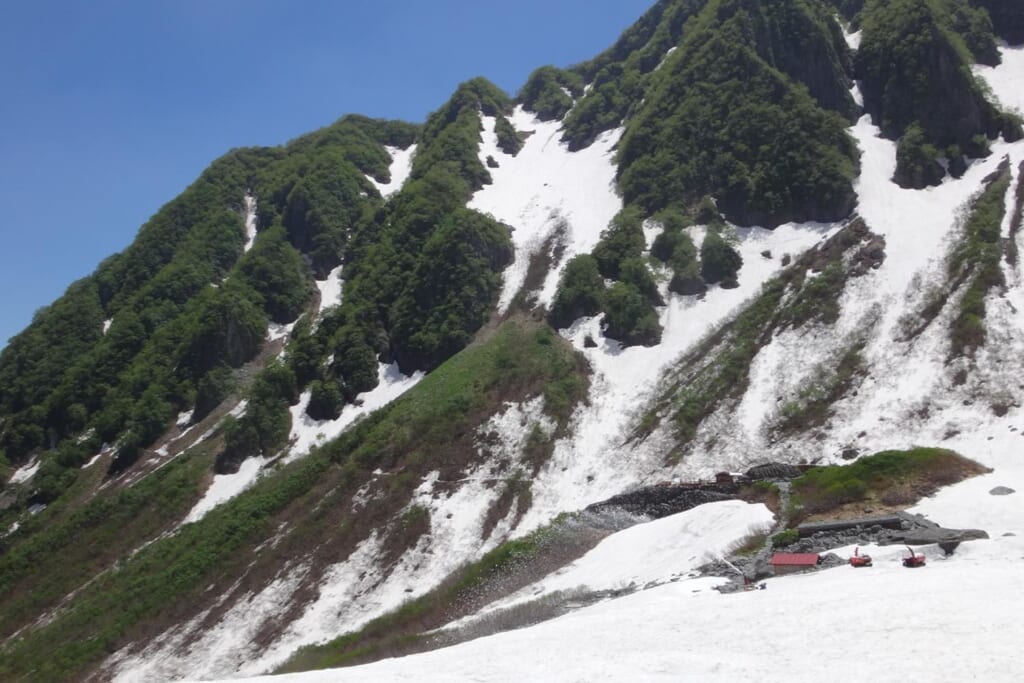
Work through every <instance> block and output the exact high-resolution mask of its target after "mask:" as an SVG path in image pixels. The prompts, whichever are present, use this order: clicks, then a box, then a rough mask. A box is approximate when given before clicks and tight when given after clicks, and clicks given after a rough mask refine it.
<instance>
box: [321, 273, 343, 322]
mask: <svg viewBox="0 0 1024 683" xmlns="http://www.w3.org/2000/svg"><path fill="white" fill-rule="evenodd" d="M342 268H343V266H338V267H337V268H335V269H333V270H332V271H331V272H330V273H328V274H327V277H326V278H325V279H323V280H316V281H315V282H316V288H317V289H319V290H320V307H319V309H318V311H317V312H319V313H323V312H324V309H326V308H330V307H331V306H337V305H339V304H340V303H341V291H342V287H344V285H345V281H344V280H342V279H341V269H342Z"/></svg>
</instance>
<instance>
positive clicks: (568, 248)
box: [469, 107, 622, 312]
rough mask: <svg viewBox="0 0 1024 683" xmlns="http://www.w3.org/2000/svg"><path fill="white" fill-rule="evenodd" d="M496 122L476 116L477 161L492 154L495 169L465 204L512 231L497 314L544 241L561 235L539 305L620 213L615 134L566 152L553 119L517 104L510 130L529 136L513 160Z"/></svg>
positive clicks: (521, 280)
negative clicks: (511, 253) (511, 256)
mask: <svg viewBox="0 0 1024 683" xmlns="http://www.w3.org/2000/svg"><path fill="white" fill-rule="evenodd" d="M495 122H496V119H494V118H493V117H489V116H485V117H483V124H484V134H483V142H482V144H481V145H480V158H481V159H486V158H487V157H488V156H493V157H494V158H495V160H497V161H498V164H499V166H498V168H492V169H488V170H489V171H490V173H491V177H492V179H493V180H494V182H493V183H492V184H491V185H487V186H485V187H484V188H483V189H482V190H480V191H479V192H477V193H476V194H475V195H474V196H473V199H472V201H471V202H470V203H469V207H470V208H472V209H476V210H477V211H480V212H482V213H488V214H491V215H492V216H494V217H495V218H496V219H498V220H499V221H501V222H503V223H506V224H508V225H510V226H511V227H512V229H513V232H512V241H513V243H514V245H515V262H514V263H513V264H512V265H510V266H509V267H508V268H507V269H506V270H505V276H504V286H503V288H502V292H501V298H500V299H499V302H498V310H499V311H500V312H504V311H505V310H506V309H507V308H508V306H509V304H510V303H511V302H512V299H513V297H515V295H516V293H517V292H518V291H519V289H520V287H522V285H523V283H524V281H525V280H526V271H527V268H528V267H529V264H530V256H531V255H532V254H534V253H536V252H537V251H538V250H539V249H540V248H541V247H542V245H543V244H544V242H545V241H546V240H547V239H548V238H549V237H552V236H553V235H554V234H555V233H557V232H558V231H560V230H564V238H563V240H562V244H564V246H565V252H564V254H563V256H562V259H561V260H560V262H559V263H557V264H554V266H555V267H553V268H552V269H551V272H549V273H548V276H547V279H546V280H545V282H544V285H543V287H542V288H541V292H540V297H539V302H540V303H544V304H548V303H550V302H551V299H552V298H553V297H554V294H555V288H556V287H557V285H558V276H559V274H560V273H561V269H562V267H563V266H564V264H565V262H566V261H567V260H568V259H569V258H571V257H573V256H575V255H576V254H582V253H588V252H590V251H591V250H592V249H593V248H594V246H595V245H596V244H597V241H598V240H599V239H600V236H601V231H602V230H604V229H605V228H606V227H607V226H608V222H609V221H610V220H611V219H612V217H613V216H615V214H616V213H618V212H619V210H620V209H621V208H622V200H621V199H619V197H618V195H617V194H616V191H615V163H614V161H615V152H614V150H613V148H614V146H615V144H616V143H617V142H618V140H619V137H620V136H621V135H622V130H621V129H618V130H614V131H610V132H608V133H604V134H603V135H601V137H599V138H598V140H597V141H596V142H595V143H594V144H593V145H591V146H590V147H588V148H586V149H582V150H580V151H578V152H570V151H569V148H568V146H567V145H566V144H565V143H562V142H560V141H559V137H560V136H561V131H560V130H559V126H560V125H561V124H559V123H558V122H557V121H548V122H544V121H540V120H538V119H536V118H535V117H534V116H533V115H532V114H530V113H529V112H526V111H524V110H523V109H522V107H516V109H515V112H514V113H513V115H512V117H511V122H512V125H513V126H514V127H515V129H516V130H517V131H523V132H531V131H532V133H533V134H532V135H530V136H529V137H528V138H527V139H526V141H525V142H524V143H523V148H522V149H521V150H519V153H518V154H517V155H516V156H514V157H513V156H510V155H508V154H505V153H504V152H502V151H501V150H500V149H499V148H498V141H497V135H496V134H495V133H494V125H495Z"/></svg>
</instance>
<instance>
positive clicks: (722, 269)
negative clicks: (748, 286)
mask: <svg viewBox="0 0 1024 683" xmlns="http://www.w3.org/2000/svg"><path fill="white" fill-rule="evenodd" d="M700 261H701V269H700V274H701V277H703V278H704V281H705V282H707V283H709V284H714V283H716V282H722V281H723V280H735V279H736V274H737V273H739V271H740V268H741V267H742V266H743V257H742V256H740V254H739V252H738V251H736V250H735V249H733V248H732V247H731V246H730V245H729V243H728V242H726V241H725V239H724V238H723V237H722V236H721V235H720V234H719V233H718V231H716V230H713V229H708V231H707V234H706V235H705V236H704V242H703V243H702V244H701V245H700Z"/></svg>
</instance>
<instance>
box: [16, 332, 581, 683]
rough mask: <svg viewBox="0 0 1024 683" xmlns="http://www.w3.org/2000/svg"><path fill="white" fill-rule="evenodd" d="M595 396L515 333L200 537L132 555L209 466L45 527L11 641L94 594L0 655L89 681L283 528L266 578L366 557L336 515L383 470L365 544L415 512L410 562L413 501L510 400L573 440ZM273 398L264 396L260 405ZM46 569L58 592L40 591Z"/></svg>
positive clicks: (283, 391)
mask: <svg viewBox="0 0 1024 683" xmlns="http://www.w3.org/2000/svg"><path fill="white" fill-rule="evenodd" d="M289 380H290V375H289V373H288V372H287V371H286V369H285V368H284V367H283V366H280V365H277V366H271V368H268V370H267V371H265V372H264V373H263V376H261V378H260V379H258V380H257V385H262V386H265V387H269V385H271V384H273V383H278V384H284V385H286V386H283V387H281V386H276V387H274V388H273V389H271V390H268V391H267V392H266V393H267V395H270V396H280V395H287V394H288V393H289V392H291V391H292V390H293V389H292V387H291V386H290V385H289ZM586 390H587V381H586V376H585V365H584V361H583V360H582V358H581V357H579V356H578V355H577V354H575V353H574V351H573V350H572V348H571V346H569V345H568V344H567V343H565V342H564V341H562V340H561V339H560V338H559V337H558V336H557V335H555V334H554V333H553V332H552V331H551V329H550V328H549V327H547V326H546V325H544V324H542V323H535V322H527V321H522V320H517V319H513V320H510V321H508V322H506V323H505V324H503V325H502V326H501V327H500V328H499V329H498V330H497V331H495V332H494V334H493V335H492V336H491V337H490V338H489V339H487V340H485V341H483V342H481V343H479V344H475V345H474V346H472V347H470V348H468V349H466V350H465V351H464V352H463V353H461V354H459V355H457V356H456V357H454V358H452V359H451V360H449V361H448V362H447V363H445V364H443V365H442V366H441V367H439V368H438V369H437V370H436V371H434V372H433V373H431V374H430V375H428V376H427V377H426V378H424V379H423V380H422V381H421V382H420V383H419V384H418V385H417V386H416V387H414V388H413V389H411V390H410V391H409V392H408V393H406V394H405V395H403V396H402V397H401V398H400V399H398V400H397V401H395V402H394V403H392V404H391V405H389V406H388V407H387V408H385V409H383V410H381V411H378V412H376V413H374V414H373V415H372V416H370V417H369V418H367V419H365V420H363V421H362V422H360V423H358V424H357V425H356V426H355V427H353V429H351V430H350V431H348V432H346V433H345V434H344V435H343V436H342V437H341V438H339V439H338V440H336V441H334V442H332V443H330V444H328V445H326V446H324V447H323V448H322V449H320V450H318V451H316V452H314V453H313V454H311V455H310V456H308V457H307V458H304V459H303V460H300V461H298V462H296V463H293V464H291V465H288V466H286V467H284V468H282V469H280V470H278V471H277V472H274V473H271V474H269V475H268V476H266V477H263V478H261V479H260V480H259V481H258V482H257V483H256V484H255V485H254V486H253V487H252V488H250V489H248V490H247V491H245V492H244V493H242V494H240V495H239V496H238V497H236V498H234V499H232V500H231V501H230V502H228V503H226V504H224V505H222V506H219V507H217V508H215V509H214V510H212V511H210V512H209V513H208V514H207V515H206V516H205V517H203V519H201V520H200V521H199V522H196V523H194V524H188V525H185V526H184V527H182V528H181V529H180V530H179V531H178V532H177V533H175V534H173V535H170V536H167V537H163V538H159V539H158V540H156V541H154V542H153V543H151V544H149V545H147V546H145V547H143V548H142V549H141V550H138V552H136V553H135V554H130V552H129V551H131V550H133V549H135V548H137V547H138V546H139V545H140V544H141V542H142V541H144V540H148V539H152V538H154V537H156V536H157V534H159V532H160V531H161V530H163V528H164V525H168V524H173V523H174V521H175V520H179V519H181V518H182V517H183V516H184V514H185V512H186V511H187V510H188V509H189V507H190V506H191V505H192V504H193V503H194V501H195V499H196V497H197V492H198V486H199V482H200V480H201V479H202V476H203V474H204V472H205V471H206V467H207V466H206V464H205V462H206V461H204V460H203V459H202V458H197V457H192V456H190V455H189V454H185V455H183V456H180V457H179V458H178V459H176V460H174V461H173V462H172V463H171V464H170V465H168V466H167V467H164V468H162V469H160V470H158V471H157V472H156V473H154V474H151V475H149V476H148V477H146V478H143V479H142V480H141V481H140V482H139V483H138V484H136V485H134V486H132V487H130V488H127V489H125V490H124V491H123V492H121V493H117V494H115V495H113V496H111V497H100V498H97V499H96V500H95V501H94V502H92V503H89V504H87V505H86V507H85V508H83V510H82V511H81V512H75V513H73V514H71V516H70V517H68V518H67V519H68V521H67V522H66V523H60V524H48V525H46V526H45V527H44V526H43V525H42V524H39V523H36V522H29V524H33V525H36V524H38V526H39V528H38V529H28V530H26V532H25V533H21V532H19V534H18V535H17V536H16V537H15V538H14V540H13V541H8V540H6V539H5V540H4V541H0V542H2V543H4V548H3V549H4V552H3V553H2V554H0V589H2V590H3V591H4V594H5V595H13V596H18V597H17V598H16V599H12V600H8V601H6V602H5V603H4V604H3V605H2V606H0V614H2V615H3V621H2V622H0V623H2V624H3V627H2V628H3V629H5V630H7V632H13V631H14V630H17V628H19V627H20V626H21V625H24V624H25V623H26V622H27V621H28V620H33V619H35V618H36V617H37V616H38V615H39V614H40V613H41V612H42V611H44V610H45V609H48V608H49V607H51V606H52V605H54V604H55V602H56V601H59V600H61V599H62V598H63V597H64V596H65V595H66V594H67V593H68V592H70V591H71V590H73V589H76V588H80V590H79V592H78V593H77V594H76V596H75V598H74V600H73V601H71V602H70V603H68V604H67V605H66V608H65V609H63V610H62V611H61V612H59V613H58V614H57V615H56V617H55V618H54V619H53V620H52V621H49V622H48V623H46V624H45V625H43V626H39V627H38V628H35V629H34V630H31V631H27V632H25V634H24V635H23V636H22V637H21V638H19V639H18V640H17V641H15V642H12V643H9V644H8V645H6V646H5V647H4V648H3V649H2V651H0V678H3V679H5V680H6V679H24V680H66V679H69V678H75V677H80V676H81V675H82V673H83V672H84V671H86V670H88V668H89V667H90V666H92V665H94V664H96V663H98V662H99V661H100V660H102V659H103V658H104V657H106V656H107V655H108V654H109V653H110V652H112V651H114V650H116V649H118V648H120V647H123V646H124V645H125V644H127V643H128V642H131V641H134V640H137V639H139V638H140V637H142V635H143V634H152V633H154V632H157V631H159V630H160V629H161V628H163V627H165V626H166V625H168V624H169V623H174V622H175V620H176V619H179V618H183V617H184V616H185V615H186V614H192V612H190V610H194V609H196V608H197V607H198V606H200V605H203V604H205V602H206V601H205V599H204V598H203V597H202V596H203V595H208V594H207V593H205V591H206V590H207V589H208V587H209V586H210V585H211V584H215V585H217V586H218V588H219V589H220V590H227V588H228V587H229V586H230V585H231V584H232V583H233V581H234V580H235V579H236V578H237V577H238V576H240V575H241V572H253V571H258V570H259V568H256V569H254V568H253V567H252V566H251V564H252V562H253V558H252V556H251V555H249V554H248V553H247V551H248V550H249V549H251V548H253V547H256V546H258V545H260V544H261V543H263V542H264V541H266V540H267V539H268V538H269V537H271V536H273V535H275V534H278V533H279V531H280V528H281V523H282V521H283V520H285V519H287V520H291V521H292V522H293V523H292V524H290V525H289V526H288V531H287V532H286V533H285V534H283V535H282V536H281V537H280V538H279V539H278V542H279V546H275V548H273V549H267V550H265V551H264V553H263V554H261V555H260V557H259V558H258V562H259V563H260V565H259V567H261V568H262V569H263V570H265V571H270V572H271V574H273V573H274V572H277V571H278V570H279V569H280V563H281V562H284V561H286V560H287V559H288V558H289V557H293V556H294V553H296V552H298V551H299V550H302V551H303V552H307V553H308V552H310V550H309V549H310V548H312V547H314V546H319V545H326V546H330V547H326V548H324V549H323V552H327V551H329V550H331V549H332V548H334V547H335V546H338V547H348V548H351V547H353V544H354V543H357V542H358V541H359V540H361V539H362V538H363V537H364V536H359V535H358V533H357V532H356V531H353V529H354V528H355V526H354V525H353V523H352V519H351V518H350V516H349V515H350V514H351V513H350V512H348V510H349V508H348V506H346V505H335V504H332V503H334V502H335V501H336V500H338V496H343V495H351V494H352V493H353V492H354V491H355V490H356V489H358V488H359V487H360V486H362V485H363V484H364V483H365V482H366V481H367V480H368V479H369V478H370V476H371V472H372V471H373V470H375V469H377V468H378V467H379V468H383V469H385V470H386V471H389V472H393V473H394V475H395V476H393V477H390V478H388V480H387V482H388V484H387V486H388V487H389V488H388V489H387V490H386V491H384V494H385V495H382V496H381V497H380V499H379V501H380V502H379V503H377V506H378V507H377V508H375V509H374V510H370V511H364V512H362V513H361V517H360V520H359V521H360V525H359V526H360V528H362V532H363V533H364V535H365V534H366V533H369V532H370V531H371V528H366V526H365V525H366V524H370V521H371V520H373V521H379V522H380V528H384V526H385V522H386V521H387V520H391V519H394V518H395V517H396V515H399V513H400V512H402V511H405V515H404V516H401V515H399V516H400V520H399V523H398V524H397V525H396V526H395V527H394V528H393V529H392V530H391V531H390V532H389V533H393V535H394V536H393V537H390V536H389V542H390V543H391V546H392V548H393V549H394V550H395V551H396V552H400V551H401V550H403V549H404V545H403V543H406V542H408V541H409V539H410V538H413V539H414V537H416V536H417V535H418V533H420V532H421V531H422V529H423V525H424V521H425V515H424V514H423V512H422V510H416V509H415V508H407V503H408V501H409V496H410V495H411V492H412V490H413V489H414V488H415V487H416V486H417V485H418V484H419V483H420V481H421V480H422V477H424V476H426V474H427V473H428V472H430V471H433V470H441V472H442V473H443V476H444V477H445V478H449V477H450V478H455V477H457V476H463V474H462V473H464V471H465V469H466V468H467V467H470V466H471V465H472V463H473V461H474V458H476V457H477V453H476V438H477V435H476V429H477V428H478V427H479V426H480V425H481V424H482V423H483V422H484V421H485V420H486V419H487V418H488V417H490V415H492V414H494V412H496V411H497V410H499V409H500V407H501V406H502V405H503V403H504V401H521V400H525V399H527V398H529V397H532V396H536V395H539V394H543V395H544V396H545V398H546V401H545V403H546V410H547V411H548V412H549V414H550V415H552V416H553V417H554V418H555V419H556V421H557V423H558V424H559V425H560V428H564V425H566V424H567V423H568V419H569V417H570V415H571V412H572V408H573V407H574V406H575V405H576V404H577V403H578V402H579V401H581V400H582V399H583V398H584V397H585V396H586ZM263 392H264V389H263V388H254V390H253V391H252V395H253V396H254V397H256V396H259V395H261V394H262V393H263ZM257 410H262V409H260V408H259V406H257V405H255V404H253V403H250V406H249V408H248V409H247V411H246V417H247V416H248V415H250V414H255V412H254V411H257ZM243 419H245V418H241V419H240V420H239V422H241V420H243ZM255 426H256V427H257V428H263V427H264V426H265V425H263V424H257V425H255ZM48 512H49V511H47V513H44V515H46V514H48ZM44 515H41V516H44ZM346 530H347V531H346ZM28 532H34V533H31V534H29V533H28ZM324 533H331V534H332V543H330V544H318V543H314V542H313V539H316V538H319V535H320V534H324ZM72 540H74V543H72ZM321 540H322V539H321ZM8 544H9V545H8ZM517 547H518V546H516V545H515V544H513V545H511V546H507V547H504V548H503V549H502V550H500V551H496V553H495V554H492V555H489V556H488V557H487V558H485V560H484V561H482V562H481V563H478V564H477V565H474V567H473V568H470V569H469V570H467V571H466V572H464V573H463V574H461V575H460V577H461V578H460V579H459V582H460V583H459V590H460V591H462V592H464V591H466V590H470V589H471V588H473V587H474V586H475V585H477V584H478V583H479V582H480V581H482V580H484V579H486V578H487V577H488V576H490V575H491V573H492V572H493V571H497V570H496V569H494V568H495V567H504V566H507V564H506V563H507V562H508V561H510V559H513V558H514V557H517V556H518V555H517V552H518V551H516V550H515V549H516V548H517ZM97 549H102V552H97ZM339 552H340V551H339ZM68 553H72V555H70V556H69V555H68ZM115 559H119V560H120V561H119V564H118V565H117V568H116V569H114V570H111V571H107V572H106V573H103V574H101V575H100V577H99V578H98V579H96V580H94V581H93V582H92V583H89V584H88V585H85V584H86V582H87V581H88V580H89V578H91V577H92V576H94V575H96V574H97V573H99V572H100V571H101V570H102V569H105V568H107V567H108V566H109V565H110V563H112V562H113V561H114V560H115ZM264 563H265V565H264ZM268 568H269V569H268ZM37 570H39V571H45V572H47V576H48V577H50V579H52V580H50V579H48V581H47V584H46V586H45V587H44V588H38V589H31V590H30V589H29V586H31V584H32V582H33V581H34V580H35V577H36V576H38V574H36V573H35V572H36V571H37ZM126 605H127V606H130V608H126V607H125V606H126Z"/></svg>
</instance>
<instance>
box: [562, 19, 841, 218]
mask: <svg viewBox="0 0 1024 683" xmlns="http://www.w3.org/2000/svg"><path fill="white" fill-rule="evenodd" d="M816 8H817V9H816ZM819 10H820V11H819ZM823 11H824V10H823V9H822V8H820V7H819V6H818V5H817V4H812V3H806V2H803V1H796V2H794V1H792V0H786V1H785V2H782V1H781V0H778V1H776V0H773V1H772V2H762V3H754V2H749V1H747V0H717V1H713V2H710V3H708V4H707V7H706V8H705V9H704V10H703V11H702V12H701V13H700V15H699V16H698V17H697V18H695V19H691V20H690V21H689V22H688V23H687V25H686V26H687V29H686V37H685V38H684V39H683V42H682V44H681V46H680V47H679V49H678V50H677V51H676V52H675V53H673V54H672V55H671V56H670V57H669V58H668V60H667V61H666V63H665V65H664V66H663V67H662V68H661V69H659V70H658V71H657V72H656V73H655V75H654V76H653V77H652V80H651V83H650V86H649V88H648V89H647V91H646V93H645V95H646V101H645V104H644V105H643V107H642V108H641V109H640V110H639V111H637V112H636V114H635V115H634V116H633V118H632V120H631V121H630V122H629V124H628V126H627V130H626V133H625V135H624V137H623V140H622V143H621V148H620V154H619V163H620V186H621V189H622V192H623V196H624V199H625V201H626V202H627V204H635V205H637V206H639V207H641V208H642V209H643V210H644V211H645V212H646V213H648V214H650V213H654V212H656V211H658V210H660V209H662V208H665V207H667V206H671V205H673V204H678V203H679V202H684V203H686V204H688V205H696V204H697V203H698V202H699V201H700V199H701V198H702V197H704V196H705V195H712V196H714V197H715V198H716V199H717V200H718V206H719V208H720V209H721V210H722V212H723V213H724V214H725V215H726V216H727V217H728V218H729V219H730V220H731V221H733V222H735V223H738V224H742V225H751V224H760V225H766V226H775V225H778V224H780V223H783V222H786V221H789V220H822V221H831V220H838V219H841V218H843V217H845V216H847V215H849V213H850V211H851V210H852V208H853V205H854V201H855V197H854V194H853V189H852V179H853V178H854V176H855V175H856V172H857V150H856V147H855V145H854V144H853V142H852V140H851V139H850V138H849V137H848V135H847V134H846V131H845V128H846V125H847V123H846V121H845V120H844V119H843V117H842V116H841V115H839V114H837V113H835V112H830V111H826V110H824V109H823V108H822V106H821V105H822V104H823V103H825V102H827V103H828V104H826V106H829V105H831V104H836V106H837V108H838V109H839V110H840V111H841V112H843V113H847V114H849V113H851V112H852V105H851V104H850V103H849V102H848V101H847V100H848V94H845V88H846V87H847V86H846V83H847V79H846V76H845V74H844V72H843V69H842V57H840V54H845V47H843V46H842V44H841V43H842V37H841V35H839V34H837V30H838V29H837V28H836V27H835V26H834V21H833V20H832V18H831V17H829V16H828V15H827V14H823ZM791 44H793V45H799V46H800V49H799V50H797V51H795V52H793V50H792V49H791V47H787V46H789V45H791ZM811 47H814V49H815V50H817V51H818V52H820V57H821V60H820V61H817V60H816V59H815V57H812V56H811V55H809V54H808V50H810V49H811ZM812 64H820V65H822V67H823V68H824V69H825V70H826V71H827V73H828V74H829V75H828V76H825V75H823V74H819V73H813V74H812V73H808V70H809V69H812V67H811V66H810V65H812ZM780 69H781V70H780ZM805 78H806V79H807V81H804V79H805ZM803 82H807V83H824V84H828V87H829V88H832V89H834V90H835V91H836V92H839V90H842V91H843V92H842V93H841V95H840V97H841V100H840V101H838V102H833V101H832V100H833V98H832V97H831V96H830V95H828V94H827V93H826V92H825V91H822V92H821V93H820V97H819V99H818V100H816V99H815V97H814V96H813V95H812V94H811V93H809V92H808V90H807V89H805V88H803V87H801V85H799V84H800V83H803ZM584 102H585V100H584ZM580 107H582V102H581V105H580ZM574 113H575V110H574ZM570 119H571V116H570ZM570 119H567V125H568V123H569V120H570Z"/></svg>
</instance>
